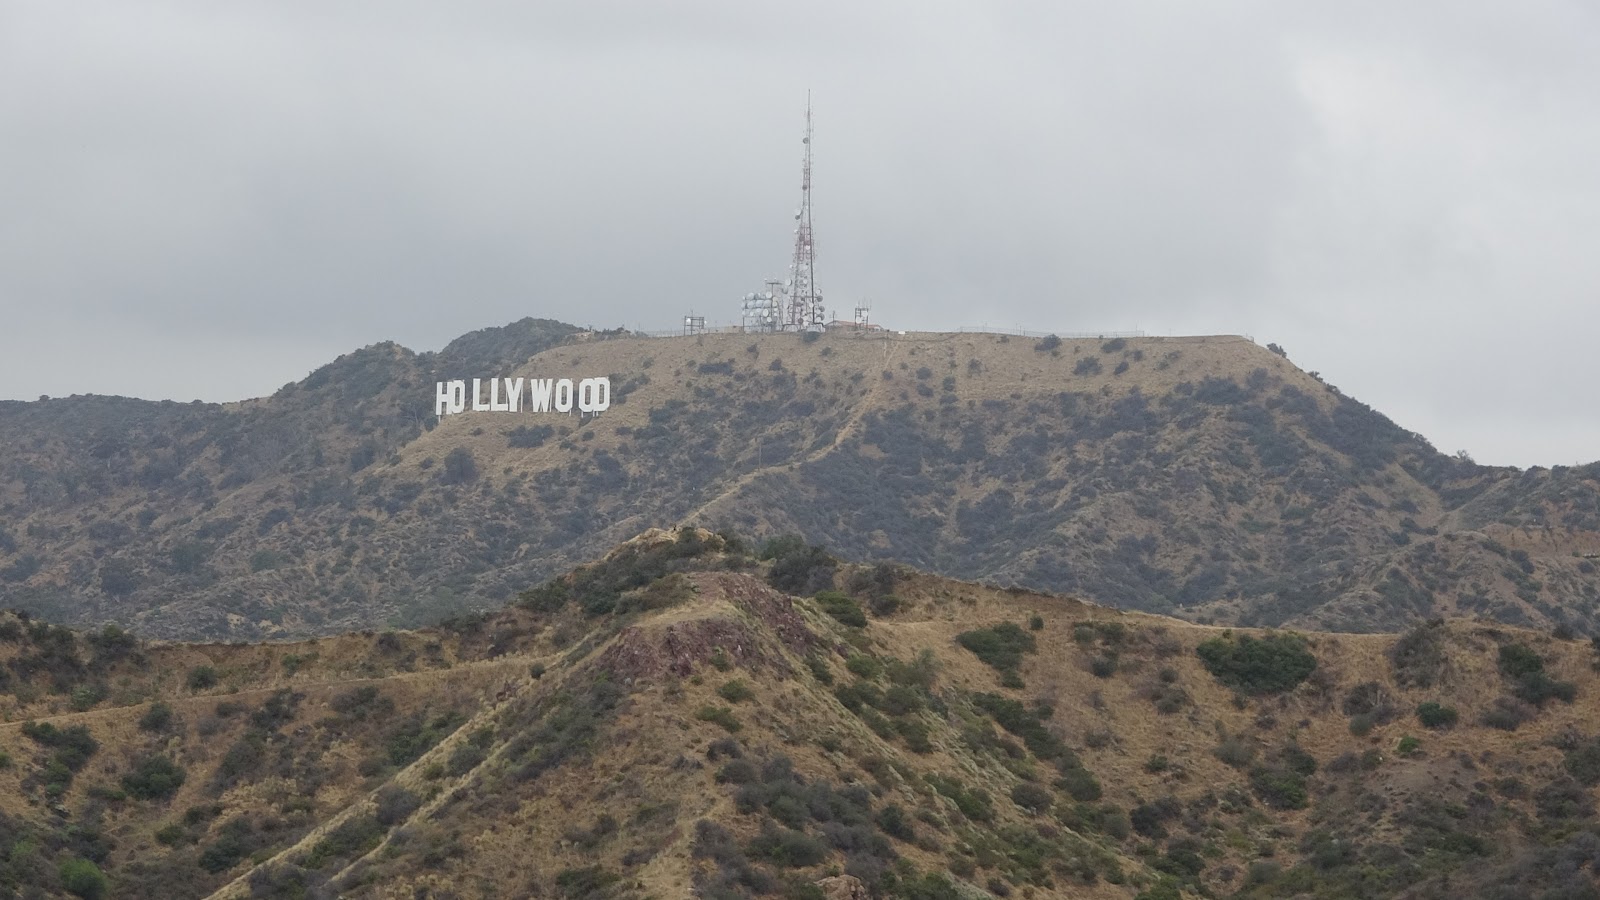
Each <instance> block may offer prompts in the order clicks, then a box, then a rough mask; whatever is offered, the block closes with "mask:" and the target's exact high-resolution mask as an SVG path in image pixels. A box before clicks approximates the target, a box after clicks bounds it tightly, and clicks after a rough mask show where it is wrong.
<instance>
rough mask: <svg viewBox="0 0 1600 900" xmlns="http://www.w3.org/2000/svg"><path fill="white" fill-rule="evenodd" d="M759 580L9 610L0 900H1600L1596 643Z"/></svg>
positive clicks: (621, 580) (783, 568)
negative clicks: (337, 621) (225, 618)
mask: <svg viewBox="0 0 1600 900" xmlns="http://www.w3.org/2000/svg"><path fill="white" fill-rule="evenodd" d="M771 555H772V556H773V559H771V560H770V561H768V562H758V561H757V560H755V559H754V558H752V557H750V556H748V555H746V553H745V551H743V550H742V548H741V547H739V546H738V545H737V544H730V543H728V542H727V541H726V540H725V539H724V538H722V537H719V536H716V535H711V534H709V533H706V532H694V531H687V530H686V531H683V532H681V533H679V534H676V535H673V534H667V533H661V532H653V533H650V534H647V535H644V536H642V537H641V538H640V539H638V540H635V541H632V542H629V543H628V544H626V545H623V546H622V547H620V548H618V549H617V550H616V551H614V552H613V553H611V554H610V555H608V556H607V557H606V558H605V559H603V560H601V561H599V562H597V563H595V564H593V565H590V566H587V567H584V568H582V569H579V570H577V571H575V572H573V573H572V574H570V575H568V576H564V577H563V578H560V579H556V580H554V581H552V582H550V583H548V584H546V585H544V586H543V587H541V588H539V589H538V590H534V591H529V592H526V593H524V595H523V599H522V600H521V601H520V602H519V603H518V604H517V605H515V606H513V607H508V608H506V609H505V610H502V611H499V612H497V613H494V614H492V615H488V616H484V617H476V618H472V619H468V620H462V621H459V622H456V623H454V624H453V626H452V627H451V628H447V629H429V630H424V631H420V632H385V633H382V634H376V635H374V634H365V635H363V634H351V635H343V636H339V637H336V638H327V639H321V640H317V641H312V642H305V643H300V644H274V645H189V644H158V645H146V644H143V643H141V642H139V641H135V640H132V639H129V638H128V637H127V636H126V635H122V634H119V633H117V632H115V631H111V632H100V633H96V634H94V635H93V636H92V637H91V636H82V635H75V634H73V633H71V632H67V631H65V630H64V629H60V628H56V627H52V626H47V625H42V624H39V623H36V622H30V623H23V622H20V621H17V620H8V623H9V624H5V625H4V627H3V628H0V647H3V648H4V649H5V651H6V653H5V659H4V669H3V671H5V672H7V673H8V675H7V681H6V691H7V698H8V701H7V702H9V703H10V704H11V706H10V707H9V709H10V715H11V716H12V717H13V718H14V719H17V718H20V717H26V719H25V720H23V721H13V722H12V723H11V724H8V725H4V726H0V750H4V751H5V753H6V760H7V763H8V764H7V765H6V766H5V768H4V769H0V780H3V782H4V784H0V787H3V788H4V790H0V838H3V839H4V843H5V845H6V846H8V847H10V848H12V849H11V850H10V852H9V854H8V855H7V856H6V857H5V858H4V859H3V860H0V891H4V890H11V891H15V892H18V893H19V895H23V896H42V897H52V896H67V895H68V892H69V891H77V893H78V895H80V896H91V895H93V896H116V897H171V898H178V897H200V896H220V897H308V896H336V895H337V896H352V897H435V898H447V897H507V896H530V897H564V898H580V897H594V898H601V897H616V898H621V897H660V898H676V897H688V896H699V897H719V898H720V897H753V896H780V897H815V896H820V895H819V894H817V893H815V892H814V889H813V888H812V887H811V885H813V884H814V883H815V882H816V881H818V880H819V879H821V878H823V877H826V876H829V875H831V874H835V873H848V874H850V875H851V876H853V877H856V878H859V879H861V881H862V882H863V884H865V885H869V886H870V890H871V895H872V896H874V897H883V898H945V897H1007V896H1031V897H1038V898H1044V897H1108V898H1109V897H1135V896H1138V897H1142V898H1147V900H1158V898H1163V897H1178V896H1182V895H1188V896H1245V897H1291V896H1299V897H1388V896H1411V897H1445V896H1451V895H1452V894H1454V893H1458V892H1459V887H1458V886H1459V885H1461V884H1472V885H1474V890H1475V893H1474V896H1483V897H1495V898H1498V897H1506V898H1510V897H1537V896H1550V897H1556V896H1561V897H1587V896H1593V894H1594V891H1593V879H1594V877H1595V875H1596V870H1595V866H1596V864H1597V862H1600V819H1597V818H1596V815H1595V804H1594V790H1595V788H1594V785H1595V784H1596V783H1600V723H1597V722H1596V721H1595V718H1594V716H1593V714H1592V711H1591V710H1592V703H1593V698H1594V696H1596V694H1597V692H1600V676H1597V674H1596V665H1595V651H1594V650H1593V649H1592V648H1591V647H1590V645H1589V643H1588V642H1581V643H1580V642H1575V641H1561V640H1556V639H1552V638H1550V637H1548V636H1544V635H1541V634H1538V633H1533V632H1526V631H1518V630H1515V629H1508V628H1504V627H1502V626H1497V625H1490V624H1487V623H1483V622H1465V621H1462V622H1452V623H1442V622H1441V623H1435V624H1431V625H1422V626H1419V627H1417V628H1416V629H1414V630H1412V631H1411V632H1409V633H1407V634H1406V635H1404V636H1402V637H1396V636H1389V635H1349V634H1319V635H1307V636H1304V637H1298V636H1293V635H1285V634H1279V633H1252V632H1246V631H1226V630H1223V629H1218V628H1208V627H1203V626H1195V625H1191V624H1188V623H1184V622H1180V621H1176V620H1172V619H1164V618H1161V617H1157V616H1152V615H1147V614H1140V613H1128V612H1119V611H1115V610H1111V609H1107V608H1104V607H1098V606H1094V605H1091V604H1087V603H1083V602H1080V601H1077V600H1073V599H1070V598H1064V597H1059V596H1051V595H1043V594H1035V593H1030V592H1026V591H1020V590H1016V589H1009V590H1007V589H997V588H993V587H987V586H983V585H978V584H973V583H969V582H960V581H952V580H949V579H945V578H940V577H937V576H932V575H926V574H918V573H914V572H911V571H909V570H905V569H899V568H896V567H889V566H878V567H852V566H848V565H840V564H837V563H835V562H834V561H833V560H832V559H831V558H829V557H827V556H826V555H825V554H820V553H817V552H815V551H813V550H810V549H807V548H805V547H804V546H803V545H793V544H779V545H775V546H774V547H773V548H772V554H771ZM774 583H776V584H778V585H781V586H788V585H792V584H796V583H804V584H807V585H808V586H817V585H823V586H827V585H832V589H831V590H832V591H833V592H832V593H826V592H825V593H822V594H821V595H819V596H818V597H815V598H811V599H802V598H797V597H794V596H791V595H789V594H785V593H783V592H782V591H780V590H778V589H776V588H775V587H774ZM1008 652H1009V655H1008ZM1252 654H1253V655H1252ZM69 660H72V661H76V667H77V668H74V664H73V662H69ZM196 673H198V674H196ZM97 696H98V697H99V698H100V699H95V698H96V697H97ZM1425 703H1432V704H1437V707H1429V708H1428V712H1427V713H1426V715H1428V718H1427V724H1425V723H1424V721H1422V720H1421V719H1419V717H1418V708H1419V706H1421V705H1422V704H1425ZM152 710H157V711H158V712H159V711H162V710H164V712H159V714H158V713H153V712H152ZM1449 712H1453V716H1451V715H1448V714H1447V713H1449ZM79 726H81V730H80V728H79ZM85 737H87V738H88V739H90V740H91V741H92V742H93V745H94V746H93V748H92V749H91V750H90V752H88V753H87V755H82V754H80V757H81V758H79V757H74V756H73V751H74V749H75V748H76V749H78V750H80V751H81V750H82V747H83V739H84V738H85ZM155 758H160V759H163V760H166V761H167V762H168V763H170V764H171V766H164V765H161V764H156V763H153V762H151V760H152V759H155ZM173 767H175V769H176V771H178V772H181V773H182V775H181V777H180V778H174V777H173V775H172V772H173V771H174V768H173ZM97 877H98V878H99V879H102V880H101V881H96V880H95V879H96V878H97ZM1585 891H1587V893H1586V892H1585Z"/></svg>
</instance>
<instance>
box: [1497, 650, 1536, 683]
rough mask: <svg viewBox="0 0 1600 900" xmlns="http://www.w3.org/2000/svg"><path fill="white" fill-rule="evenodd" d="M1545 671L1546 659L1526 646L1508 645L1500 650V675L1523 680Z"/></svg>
mask: <svg viewBox="0 0 1600 900" xmlns="http://www.w3.org/2000/svg"><path fill="white" fill-rule="evenodd" d="M1543 671H1544V657H1542V656H1540V655H1539V654H1538V653H1536V652H1534V650H1533V649H1532V648H1531V647H1529V646H1528V645H1526V644H1506V645H1504V646H1502V647H1501V648H1500V674H1502V675H1504V676H1506V677H1507V678H1513V679H1515V678H1521V677H1523V676H1525V675H1532V674H1534V673H1535V672H1543Z"/></svg>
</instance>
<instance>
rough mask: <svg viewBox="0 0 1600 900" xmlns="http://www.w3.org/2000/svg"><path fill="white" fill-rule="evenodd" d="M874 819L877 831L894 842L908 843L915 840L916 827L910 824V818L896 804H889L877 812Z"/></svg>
mask: <svg viewBox="0 0 1600 900" xmlns="http://www.w3.org/2000/svg"><path fill="white" fill-rule="evenodd" d="M875 818H876V821H877V823H878V828H879V830H881V831H882V832H883V833H884V834H887V835H888V836H890V837H892V838H894V839H895V840H899V841H905V842H907V843H910V842H912V841H914V840H916V839H917V829H916V826H915V825H914V824H913V823H912V821H911V817H910V816H908V815H906V812H905V810H903V809H901V808H900V806H899V805H898V804H894V803H890V804H889V805H887V806H885V807H884V808H883V809H880V810H878V815H877V816H876V817H875Z"/></svg>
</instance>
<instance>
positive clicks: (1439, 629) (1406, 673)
mask: <svg viewBox="0 0 1600 900" xmlns="http://www.w3.org/2000/svg"><path fill="white" fill-rule="evenodd" d="M1444 638H1445V631H1444V621H1443V620H1441V619H1436V620H1434V621H1432V622H1426V623H1423V624H1420V625H1418V626H1416V627H1415V628H1413V629H1411V630H1410V631H1408V632H1406V633H1405V634H1403V635H1401V636H1400V639H1399V640H1397V641H1395V642H1394V646H1393V647H1391V648H1390V649H1389V662H1390V663H1391V664H1392V665H1393V666H1394V675H1395V680H1396V681H1398V682H1399V683H1400V684H1401V685H1402V686H1405V687H1423V688H1426V687H1432V686H1433V684H1434V682H1436V681H1438V679H1439V675H1440V673H1441V672H1443V670H1444V663H1445V652H1444V651H1445V646H1444Z"/></svg>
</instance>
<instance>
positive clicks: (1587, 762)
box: [1562, 738, 1600, 787]
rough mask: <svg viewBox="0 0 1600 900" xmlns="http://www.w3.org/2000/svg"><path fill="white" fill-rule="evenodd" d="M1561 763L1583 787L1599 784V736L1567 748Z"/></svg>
mask: <svg viewBox="0 0 1600 900" xmlns="http://www.w3.org/2000/svg"><path fill="white" fill-rule="evenodd" d="M1562 765H1564V766H1565V767H1566V769H1567V772H1568V774H1570V775H1571V776H1572V777H1573V778H1574V779H1575V780H1576V781H1577V782H1578V783H1579V784H1581V785H1583V786H1585V787H1594V786H1595V785H1597V784H1600V738H1590V739H1589V740H1587V741H1585V742H1583V743H1581V744H1579V745H1578V746H1576V747H1573V748H1572V749H1570V750H1568V751H1567V754H1566V758H1565V759H1564V760H1562Z"/></svg>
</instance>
